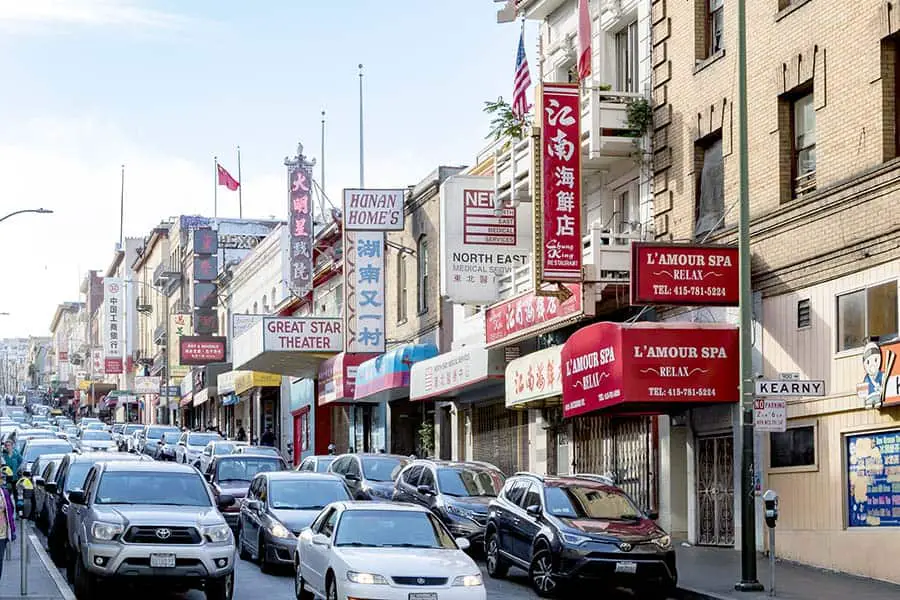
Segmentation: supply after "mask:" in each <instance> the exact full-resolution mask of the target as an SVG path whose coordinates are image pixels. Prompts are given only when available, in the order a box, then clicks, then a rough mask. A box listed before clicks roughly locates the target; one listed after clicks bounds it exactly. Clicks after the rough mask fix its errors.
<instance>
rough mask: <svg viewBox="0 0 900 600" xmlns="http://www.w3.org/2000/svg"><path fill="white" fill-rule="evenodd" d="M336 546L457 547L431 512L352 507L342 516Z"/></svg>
mask: <svg viewBox="0 0 900 600" xmlns="http://www.w3.org/2000/svg"><path fill="white" fill-rule="evenodd" d="M334 545H335V546H369V547H390V546H394V547H399V548H445V549H448V550H449V549H455V548H456V544H455V543H454V542H453V538H451V537H450V534H448V533H447V531H446V530H445V529H444V526H443V525H441V524H440V522H439V521H438V520H437V518H436V517H435V516H434V515H432V514H431V513H426V512H419V511H411V510H410V511H400V510H396V511H394V510H348V511H345V512H344V514H343V515H342V516H341V520H340V522H339V524H338V530H337V533H336V534H335V539H334Z"/></svg>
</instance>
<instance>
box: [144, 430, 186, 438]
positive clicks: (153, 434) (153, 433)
mask: <svg viewBox="0 0 900 600" xmlns="http://www.w3.org/2000/svg"><path fill="white" fill-rule="evenodd" d="M169 432H172V433H180V431H179V429H178V428H177V427H151V428H150V429H148V430H147V439H148V440H158V439H160V438H161V437H162V436H163V434H164V433H169Z"/></svg>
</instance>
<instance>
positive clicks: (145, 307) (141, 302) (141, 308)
mask: <svg viewBox="0 0 900 600" xmlns="http://www.w3.org/2000/svg"><path fill="white" fill-rule="evenodd" d="M135 309H136V310H137V311H138V312H139V313H141V314H142V315H144V316H149V315H150V314H151V313H153V304H152V303H151V302H150V298H147V297H146V296H140V297H138V299H137V300H136V301H135Z"/></svg>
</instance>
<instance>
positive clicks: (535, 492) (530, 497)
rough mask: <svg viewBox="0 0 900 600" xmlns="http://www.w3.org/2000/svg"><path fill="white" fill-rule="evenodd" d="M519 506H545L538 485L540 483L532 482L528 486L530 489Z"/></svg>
mask: <svg viewBox="0 0 900 600" xmlns="http://www.w3.org/2000/svg"><path fill="white" fill-rule="evenodd" d="M519 506H521V507H522V508H528V507H529V506H538V507H540V506H543V503H542V502H541V490H540V488H539V487H538V484H536V483H532V484H531V485H530V486H529V487H528V490H527V491H526V492H525V494H524V495H523V496H522V499H521V500H520V501H519Z"/></svg>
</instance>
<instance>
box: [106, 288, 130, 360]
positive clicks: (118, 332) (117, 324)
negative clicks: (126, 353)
mask: <svg viewBox="0 0 900 600" xmlns="http://www.w3.org/2000/svg"><path fill="white" fill-rule="evenodd" d="M103 305H104V315H103V317H104V320H103V322H104V324H105V327H104V332H103V371H104V373H107V374H109V375H117V374H119V373H122V370H123V369H122V350H123V348H124V344H125V340H124V339H123V334H124V331H125V322H124V319H123V310H122V309H123V306H122V280H121V279H119V278H118V277H105V278H104V279H103Z"/></svg>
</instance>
